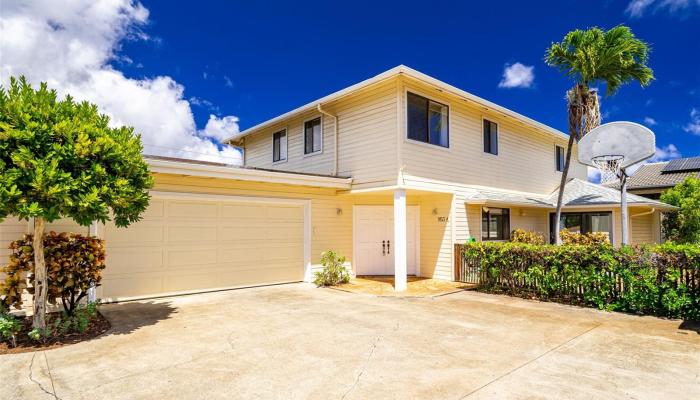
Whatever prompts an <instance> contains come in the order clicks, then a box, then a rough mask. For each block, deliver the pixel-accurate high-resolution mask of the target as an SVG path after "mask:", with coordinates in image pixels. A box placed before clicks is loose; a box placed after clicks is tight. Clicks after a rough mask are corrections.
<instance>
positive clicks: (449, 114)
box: [403, 87, 452, 152]
mask: <svg viewBox="0 0 700 400" xmlns="http://www.w3.org/2000/svg"><path fill="white" fill-rule="evenodd" d="M408 93H413V94H415V95H418V96H421V97H425V98H426V99H428V100H430V101H433V102H435V103H438V104H442V105H444V106H446V107H447V147H445V146H440V145H439V144H432V143H427V142H422V141H420V140H415V139H411V138H409V137H408ZM403 121H404V133H403V139H404V142H405V143H410V144H415V145H418V146H423V147H426V148H429V149H438V150H442V151H449V152H451V151H452V105H451V104H450V102H449V101H444V100H438V99H436V98H434V97H432V96H430V95H428V94H426V93H425V92H422V91H420V90H415V89H412V88H408V87H405V88H404V91H403Z"/></svg>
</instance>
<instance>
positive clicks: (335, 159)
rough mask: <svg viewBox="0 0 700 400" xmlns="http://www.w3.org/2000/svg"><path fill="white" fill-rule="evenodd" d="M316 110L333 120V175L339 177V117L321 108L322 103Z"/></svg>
mask: <svg viewBox="0 0 700 400" xmlns="http://www.w3.org/2000/svg"><path fill="white" fill-rule="evenodd" d="M316 109H317V110H318V112H320V113H321V114H323V115H327V116H329V117H331V118H333V144H334V146H333V173H332V174H331V175H333V176H337V175H338V117H337V116H336V115H333V114H331V113H329V112H328V111H325V110H324V109H323V108H321V103H318V104H317V105H316Z"/></svg>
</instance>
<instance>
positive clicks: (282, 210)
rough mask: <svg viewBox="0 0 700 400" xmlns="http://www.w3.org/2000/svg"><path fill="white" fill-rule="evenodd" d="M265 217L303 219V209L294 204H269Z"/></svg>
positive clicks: (284, 219) (279, 219) (286, 219)
mask: <svg viewBox="0 0 700 400" xmlns="http://www.w3.org/2000/svg"><path fill="white" fill-rule="evenodd" d="M267 217H268V218H269V219H272V220H277V221H303V220H304V210H303V209H302V208H300V207H294V206H269V207H268V208H267Z"/></svg>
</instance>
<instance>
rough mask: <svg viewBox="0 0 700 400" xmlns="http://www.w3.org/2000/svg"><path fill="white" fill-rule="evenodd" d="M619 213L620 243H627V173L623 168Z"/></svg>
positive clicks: (624, 244) (625, 244)
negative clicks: (620, 217)
mask: <svg viewBox="0 0 700 400" xmlns="http://www.w3.org/2000/svg"><path fill="white" fill-rule="evenodd" d="M620 175H621V176H620V214H621V216H622V245H623V246H627V245H628V244H629V232H628V229H627V228H628V226H629V225H628V224H627V174H626V173H625V171H624V170H622V171H621V174H620Z"/></svg>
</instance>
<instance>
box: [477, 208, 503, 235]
mask: <svg viewBox="0 0 700 400" xmlns="http://www.w3.org/2000/svg"><path fill="white" fill-rule="evenodd" d="M509 239H510V210H509V209H507V208H493V207H483V208H482V209H481V240H509Z"/></svg>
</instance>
